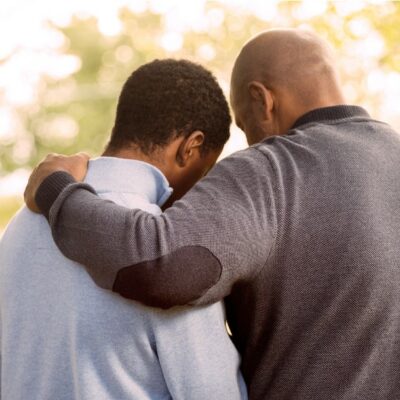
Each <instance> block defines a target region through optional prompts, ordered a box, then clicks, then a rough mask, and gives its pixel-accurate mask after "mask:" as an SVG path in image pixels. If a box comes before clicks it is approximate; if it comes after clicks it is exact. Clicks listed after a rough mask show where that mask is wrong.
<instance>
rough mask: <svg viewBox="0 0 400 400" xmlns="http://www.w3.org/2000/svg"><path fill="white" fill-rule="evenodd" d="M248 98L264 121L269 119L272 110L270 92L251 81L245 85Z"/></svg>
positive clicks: (272, 104)
mask: <svg viewBox="0 0 400 400" xmlns="http://www.w3.org/2000/svg"><path fill="white" fill-rule="evenodd" d="M247 88H248V91H249V95H250V98H251V99H252V100H253V102H255V103H256V107H257V109H258V111H259V112H260V113H262V114H263V116H264V118H265V119H270V115H271V114H272V111H273V109H274V96H273V94H272V91H271V90H270V89H268V88H266V87H265V86H264V85H263V84H262V83H261V82H258V81H251V82H249V83H248V85H247Z"/></svg>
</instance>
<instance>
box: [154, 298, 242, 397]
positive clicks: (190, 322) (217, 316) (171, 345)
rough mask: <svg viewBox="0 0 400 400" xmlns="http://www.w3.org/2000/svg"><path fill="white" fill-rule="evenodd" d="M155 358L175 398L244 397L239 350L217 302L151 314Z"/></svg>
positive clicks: (220, 305) (221, 308)
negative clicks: (226, 327)
mask: <svg viewBox="0 0 400 400" xmlns="http://www.w3.org/2000/svg"><path fill="white" fill-rule="evenodd" d="M152 317H153V318H152V326H153V330H154V338H155V343H156V349H157V357H158V359H159V361H160V365H161V368H162V371H163V375H164V379H165V382H166V384H167V386H168V390H169V392H170V394H171V397H172V398H173V399H174V400H186V399H190V400H204V399H208V400H221V399H229V400H245V399H247V390H246V386H245V384H244V381H243V377H242V375H241V373H240V369H239V365H240V358H239V354H238V352H237V350H236V348H235V347H234V345H233V343H232V342H231V340H230V338H229V336H228V334H227V332H226V329H225V314H224V308H223V304H222V303H221V302H219V303H215V304H212V305H209V306H203V307H176V308H173V309H171V310H169V311H167V312H165V311H164V312H163V311H162V310H160V311H159V312H157V311H155V314H152Z"/></svg>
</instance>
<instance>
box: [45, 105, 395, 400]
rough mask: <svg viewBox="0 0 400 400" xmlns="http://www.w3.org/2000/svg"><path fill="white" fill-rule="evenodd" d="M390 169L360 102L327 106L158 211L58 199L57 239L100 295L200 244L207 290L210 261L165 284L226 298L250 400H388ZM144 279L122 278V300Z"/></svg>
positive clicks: (375, 125)
mask: <svg viewBox="0 0 400 400" xmlns="http://www.w3.org/2000/svg"><path fill="white" fill-rule="evenodd" d="M399 165H400V136H399V135H398V134H397V133H396V132H395V131H394V130H393V129H391V128H390V127H389V126H388V125H386V124H384V123H382V122H378V121H375V120H373V119H371V118H370V117H369V116H368V114H367V113H366V111H364V110H363V109H361V108H359V107H355V106H339V107H330V108H326V109H320V110H315V111H312V112H311V113H309V114H308V115H305V116H303V117H302V118H300V119H299V121H297V123H296V124H295V126H294V128H293V129H292V130H290V131H289V132H288V134H287V135H283V136H275V137H271V138H269V139H267V140H265V141H263V142H261V143H259V144H258V145H256V146H253V147H251V148H249V149H246V150H244V151H241V152H238V153H236V154H234V155H232V156H231V157H228V158H226V159H224V160H223V161H221V162H220V163H219V164H218V165H217V166H216V167H215V168H214V169H213V170H212V171H211V172H210V174H209V175H208V176H207V177H206V178H205V179H203V180H202V181H201V182H200V183H199V184H198V185H196V186H195V188H194V189H193V190H191V191H190V192H189V193H188V194H187V195H186V196H185V197H184V198H183V199H182V200H181V201H178V202H177V203H175V205H174V206H173V207H171V208H170V209H169V210H167V212H165V213H164V214H163V215H162V216H158V217H156V216H151V215H149V214H147V213H145V212H142V211H139V210H128V209H125V208H123V207H118V206H117V205H114V204H111V203H105V202H103V201H102V200H100V199H98V198H97V197H96V196H95V195H94V194H92V193H90V192H89V191H88V190H85V189H82V188H81V189H80V188H77V189H76V190H74V191H72V192H70V193H65V191H64V192H61V193H60V195H59V197H58V199H57V202H56V203H54V205H53V206H52V208H51V212H50V214H53V215H54V216H56V217H55V218H54V219H53V220H51V221H52V226H53V234H54V238H55V240H56V243H57V244H58V246H59V247H60V249H61V250H62V251H63V252H64V254H65V255H67V256H68V257H70V258H72V259H74V260H77V261H79V262H81V263H83V264H85V266H86V268H87V270H88V271H96V274H98V275H99V276H101V281H102V283H103V284H104V285H105V286H107V287H109V288H111V287H112V285H113V283H114V282H115V280H116V277H117V276H118V273H119V271H120V270H121V269H122V268H131V269H132V271H134V269H135V266H138V265H140V263H142V262H144V261H148V260H160V261H159V262H154V263H152V271H149V272H148V273H149V274H157V271H158V267H162V268H160V270H163V271H164V268H165V265H161V264H159V263H162V260H164V259H165V257H164V256H166V255H171V254H174V255H175V256H176V259H175V260H174V259H173V257H167V258H168V259H169V262H170V263H171V265H172V263H176V264H179V254H180V251H179V250H180V249H181V248H184V247H186V246H201V247H202V248H205V249H208V250H209V252H211V253H212V254H213V255H214V258H213V259H214V260H215V259H217V260H218V261H219V263H220V265H221V268H222V270H221V274H220V276H219V279H218V280H217V281H216V282H214V283H205V282H206V280H205V279H204V277H202V279H201V280H197V279H196V276H197V275H200V272H199V271H201V270H202V269H204V268H206V265H205V264H207V262H210V261H209V260H210V259H211V258H207V259H206V258H204V259H203V258H202V257H197V259H196V262H193V263H190V265H189V267H188V268H186V269H185V268H184V267H182V268H180V269H179V270H176V269H175V270H172V269H171V275H170V276H169V278H168V284H169V285H170V286H171V287H172V288H173V289H174V291H175V292H176V293H177V295H175V297H174V298H175V299H177V298H178V297H179V293H181V292H182V293H185V296H187V288H186V287H185V288H184V287H182V282H185V284H186V283H187V278H186V277H185V279H183V278H182V275H189V276H191V277H192V287H193V291H192V293H193V298H192V299H191V301H192V303H196V304H199V303H200V304H204V303H210V302H213V301H216V300H219V299H221V298H223V297H225V296H228V298H227V300H226V302H227V306H228V317H229V322H230V325H231V329H232V332H233V336H234V340H235V342H236V345H237V347H238V349H239V350H240V352H241V354H242V357H243V358H242V359H243V362H242V371H243V373H244V376H245V379H246V381H247V384H248V387H249V395H250V398H251V399H253V400H265V399H269V400H283V399H286V400H287V399H302V400H303V399H332V400H337V399H340V400H354V399H371V400H372V399H397V398H400V342H399V337H400V290H399V287H400V268H399V266H400V264H399V263H400V262H399V260H400V246H399V243H400V185H399V182H400V168H399ZM104 226H107V232H108V233H107V234H104V229H103V227H104ZM186 256H187V254H186ZM212 270H213V269H212V268H211V267H210V271H212ZM132 273H133V272H132ZM214 273H215V272H214ZM137 275H138V276H139V275H140V274H137ZM131 276H132V274H131ZM212 278H214V277H211V276H210V280H209V281H210V282H212V280H213V279H212ZM164 279H165V277H164ZM142 283H143V282H142V281H141V279H140V278H139V279H138V280H137V281H135V280H134V279H131V281H130V285H131V291H130V293H131V294H132V293H133V294H134V293H135V287H137V288H139V286H140V285H141V284H142ZM137 292H139V290H137ZM170 293H171V290H168V291H166V292H165V294H166V295H165V298H163V293H159V296H158V299H159V304H158V305H159V306H161V307H163V306H166V305H169V304H170V300H171V299H170V297H169V296H170ZM198 293H201V295H198ZM148 300H150V299H148ZM141 301H144V302H146V301H147V300H146V299H143V298H142V299H141ZM175 301H177V300H175Z"/></svg>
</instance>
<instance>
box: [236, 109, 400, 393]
mask: <svg viewBox="0 0 400 400" xmlns="http://www.w3.org/2000/svg"><path fill="white" fill-rule="evenodd" d="M349 110H350V111H349ZM349 113H350V114H349ZM330 114H332V115H330ZM346 117H347V118H346ZM349 117H351V118H349ZM255 150H256V151H259V152H261V153H262V154H263V155H264V156H265V157H266V158H265V162H266V163H268V164H269V166H270V167H271V170H272V171H273V172H272V176H270V179H271V181H272V185H273V187H274V191H273V200H272V203H273V204H274V208H275V212H274V219H275V221H276V226H277V229H276V232H275V241H274V244H273V247H272V250H271V253H270V255H269V258H268V260H267V262H266V264H265V266H264V268H263V269H262V270H261V271H260V273H259V274H258V275H257V276H256V277H255V278H254V279H253V280H252V282H251V283H250V284H249V285H247V286H246V285H243V286H242V287H238V288H237V290H236V291H234V293H233V295H232V296H231V298H230V299H229V305H230V306H229V312H230V314H231V320H232V323H231V325H233V326H232V331H233V333H234V337H235V336H236V337H237V345H238V347H239V349H240V351H241V352H242V355H243V360H244V361H243V371H244V373H245V378H247V383H248V384H249V387H250V393H249V394H250V398H254V399H263V398H268V399H279V400H282V399H315V398H319V399H346V400H350V399H351V400H353V399H397V398H400V341H399V338H400V261H399V260H400V184H399V182H400V169H399V165H400V136H399V135H398V134H397V133H396V132H394V131H393V130H392V129H391V128H390V127H389V126H387V125H386V124H384V123H381V122H377V121H373V120H370V119H369V118H368V117H367V115H366V114H365V113H364V112H363V111H362V110H361V109H357V108H351V107H349V108H348V109H347V111H346V108H344V107H339V108H337V110H335V109H334V108H332V109H326V110H322V112H321V111H319V112H318V111H316V112H311V113H310V114H308V115H306V116H305V117H304V118H301V119H300V120H299V121H298V123H297V124H296V126H295V128H294V129H293V130H291V131H289V134H288V135H285V136H280V137H274V138H271V139H267V140H265V141H264V142H262V143H261V144H259V145H257V146H255ZM255 150H253V151H255ZM260 168H261V165H260ZM268 168H269V167H268ZM254 294H256V295H254ZM249 309H251V310H254V314H253V315H252V314H249V313H248V310H249ZM233 321H234V322H236V324H235V323H234V322H233ZM254 321H257V326H258V327H259V329H254V330H253V332H252V333H250V334H248V330H246V329H245V328H244V327H246V326H247V327H248V326H252V325H253V324H254ZM239 323H240V325H239Z"/></svg>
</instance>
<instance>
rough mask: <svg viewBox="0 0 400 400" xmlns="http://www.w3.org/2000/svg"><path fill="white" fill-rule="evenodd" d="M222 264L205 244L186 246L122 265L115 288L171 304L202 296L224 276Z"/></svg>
mask: <svg viewBox="0 0 400 400" xmlns="http://www.w3.org/2000/svg"><path fill="white" fill-rule="evenodd" d="M221 272H222V265H221V263H220V261H219V260H218V258H217V257H215V256H214V254H213V253H211V251H210V250H208V249H207V248H205V247H201V246H185V247H181V248H179V249H178V250H175V251H174V252H171V253H169V254H166V255H164V256H162V257H159V258H157V259H155V260H150V261H143V262H141V263H138V264H135V265H131V266H128V267H125V268H122V269H121V270H119V271H118V273H117V276H116V279H115V282H114V285H113V291H114V292H116V293H119V294H120V295H121V296H123V297H126V298H128V299H131V300H136V301H140V302H141V303H144V304H146V305H149V306H153V307H161V308H170V307H173V306H177V305H185V304H188V303H190V302H191V301H194V300H196V299H198V298H199V297H201V296H202V295H203V294H204V293H205V292H206V291H207V290H208V289H210V288H211V287H212V286H214V285H215V284H216V283H217V282H218V281H219V279H220V277H221Z"/></svg>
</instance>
